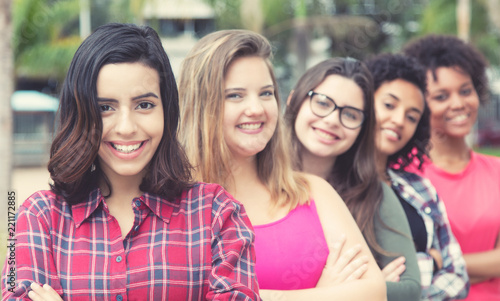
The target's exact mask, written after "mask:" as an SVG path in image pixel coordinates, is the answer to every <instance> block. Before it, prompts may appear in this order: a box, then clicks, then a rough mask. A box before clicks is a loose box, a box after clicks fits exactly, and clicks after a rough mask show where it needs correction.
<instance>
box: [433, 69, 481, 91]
mask: <svg viewBox="0 0 500 301" xmlns="http://www.w3.org/2000/svg"><path fill="white" fill-rule="evenodd" d="M469 82H470V83H472V79H471V77H470V75H469V74H468V73H467V72H465V71H464V70H463V69H461V68H460V67H458V66H452V67H439V68H437V69H436V70H434V72H432V70H428V71H427V85H428V88H429V90H431V89H439V88H453V87H460V86H462V85H463V84H465V83H469Z"/></svg>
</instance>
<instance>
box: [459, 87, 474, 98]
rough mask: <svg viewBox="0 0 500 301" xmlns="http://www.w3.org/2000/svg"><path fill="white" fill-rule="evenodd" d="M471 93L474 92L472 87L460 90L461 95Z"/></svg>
mask: <svg viewBox="0 0 500 301" xmlns="http://www.w3.org/2000/svg"><path fill="white" fill-rule="evenodd" d="M471 93H472V89H471V88H467V89H462V90H460V95H462V96H469V95H470V94H471Z"/></svg>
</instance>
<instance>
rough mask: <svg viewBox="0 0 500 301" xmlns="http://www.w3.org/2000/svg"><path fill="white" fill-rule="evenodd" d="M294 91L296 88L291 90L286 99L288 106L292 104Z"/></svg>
mask: <svg viewBox="0 0 500 301" xmlns="http://www.w3.org/2000/svg"><path fill="white" fill-rule="evenodd" d="M293 92H294V90H292V91H290V94H288V98H287V99H286V106H289V105H290V101H292V96H293Z"/></svg>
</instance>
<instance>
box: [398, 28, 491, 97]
mask: <svg viewBox="0 0 500 301" xmlns="http://www.w3.org/2000/svg"><path fill="white" fill-rule="evenodd" d="M403 52H404V53H405V54H406V55H408V56H411V57H415V58H416V59H417V60H418V61H419V62H420V64H422V65H423V66H424V67H425V68H427V70H430V71H431V72H432V75H433V77H434V80H436V79H437V77H436V69H438V68H440V67H459V68H460V69H462V70H463V71H465V72H466V73H467V74H468V75H469V76H470V78H471V79H472V83H473V85H474V89H476V92H477V94H478V96H479V101H480V102H481V104H483V103H485V102H486V101H488V96H489V92H488V78H487V77H486V66H487V64H488V63H487V61H486V58H485V57H484V56H483V54H482V53H481V52H480V51H479V50H478V49H477V48H476V47H474V46H473V45H471V44H467V43H465V42H464V41H462V40H460V39H458V38H457V37H454V36H447V35H428V36H425V37H423V38H419V39H417V40H414V41H411V42H410V43H408V44H407V45H406V46H405V47H404V49H403Z"/></svg>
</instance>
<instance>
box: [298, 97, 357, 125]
mask: <svg viewBox="0 0 500 301" xmlns="http://www.w3.org/2000/svg"><path fill="white" fill-rule="evenodd" d="M314 95H321V96H323V97H325V98H326V99H328V100H329V101H331V102H332V103H333V110H332V111H331V112H330V113H328V114H326V115H324V116H321V115H318V114H317V113H316V112H314V110H313V108H312V99H313V96H314ZM307 96H309V107H310V108H311V112H312V113H313V114H314V115H316V116H318V117H320V118H324V117H326V116H328V115H330V114H332V113H333V112H335V111H336V110H337V109H339V121H340V124H342V126H343V127H345V128H347V129H351V130H354V129H357V128H359V127H360V126H362V125H363V122H365V112H364V111H363V110H360V109H358V108H354V107H351V106H343V107H341V106H339V105H337V103H336V102H335V101H334V100H333V99H332V98H330V97H328V96H327V95H325V94H321V93H316V92H314V91H313V90H311V91H309V92H307ZM345 108H349V109H352V110H355V111H358V112H360V113H361V122H360V123H359V125H358V126H356V127H348V126H345V124H344V123H343V122H342V117H341V116H342V111H343V110H344V109H345Z"/></svg>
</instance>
